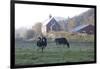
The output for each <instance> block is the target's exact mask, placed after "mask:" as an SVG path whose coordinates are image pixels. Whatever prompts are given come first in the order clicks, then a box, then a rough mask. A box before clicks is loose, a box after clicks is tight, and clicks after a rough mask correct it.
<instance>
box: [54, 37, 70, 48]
mask: <svg viewBox="0 0 100 69" xmlns="http://www.w3.org/2000/svg"><path fill="white" fill-rule="evenodd" d="M55 42H56V45H58V44H59V45H61V44H62V45H67V47H68V48H70V45H69V42H68V40H67V39H66V38H56V39H55Z"/></svg>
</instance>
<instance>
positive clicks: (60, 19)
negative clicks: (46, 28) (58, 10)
mask: <svg viewBox="0 0 100 69" xmlns="http://www.w3.org/2000/svg"><path fill="white" fill-rule="evenodd" d="M52 19H54V20H56V21H57V22H58V23H59V21H63V22H65V21H66V20H67V19H66V18H63V17H51V18H48V19H46V20H45V21H44V22H43V25H46V24H48V23H49V22H50V21H51V20H52Z"/></svg>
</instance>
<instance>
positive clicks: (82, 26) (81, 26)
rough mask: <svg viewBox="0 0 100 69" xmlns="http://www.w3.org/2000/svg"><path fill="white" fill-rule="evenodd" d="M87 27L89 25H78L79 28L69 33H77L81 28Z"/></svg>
mask: <svg viewBox="0 0 100 69" xmlns="http://www.w3.org/2000/svg"><path fill="white" fill-rule="evenodd" d="M89 25H90V24H85V25H80V26H78V27H76V28H74V29H73V30H71V31H70V32H77V31H79V30H81V29H83V28H85V27H87V26H89Z"/></svg>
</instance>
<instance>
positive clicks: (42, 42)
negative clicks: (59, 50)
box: [37, 37, 47, 52]
mask: <svg viewBox="0 0 100 69" xmlns="http://www.w3.org/2000/svg"><path fill="white" fill-rule="evenodd" d="M37 46H38V47H39V48H41V49H42V52H43V50H44V48H45V47H46V46H47V39H46V37H42V38H41V37H38V40H37Z"/></svg>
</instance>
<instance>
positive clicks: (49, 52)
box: [15, 41, 94, 65]
mask: <svg viewBox="0 0 100 69" xmlns="http://www.w3.org/2000/svg"><path fill="white" fill-rule="evenodd" d="M69 42H70V41H69ZM70 46H71V47H70V48H68V47H67V46H63V45H56V43H55V42H48V46H47V47H46V48H45V49H44V52H43V53H42V52H41V49H38V47H37V46H36V43H35V42H15V64H16V65H35V64H50V63H67V62H82V61H94V42H77V41H76V42H75V41H74V42H70Z"/></svg>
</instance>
